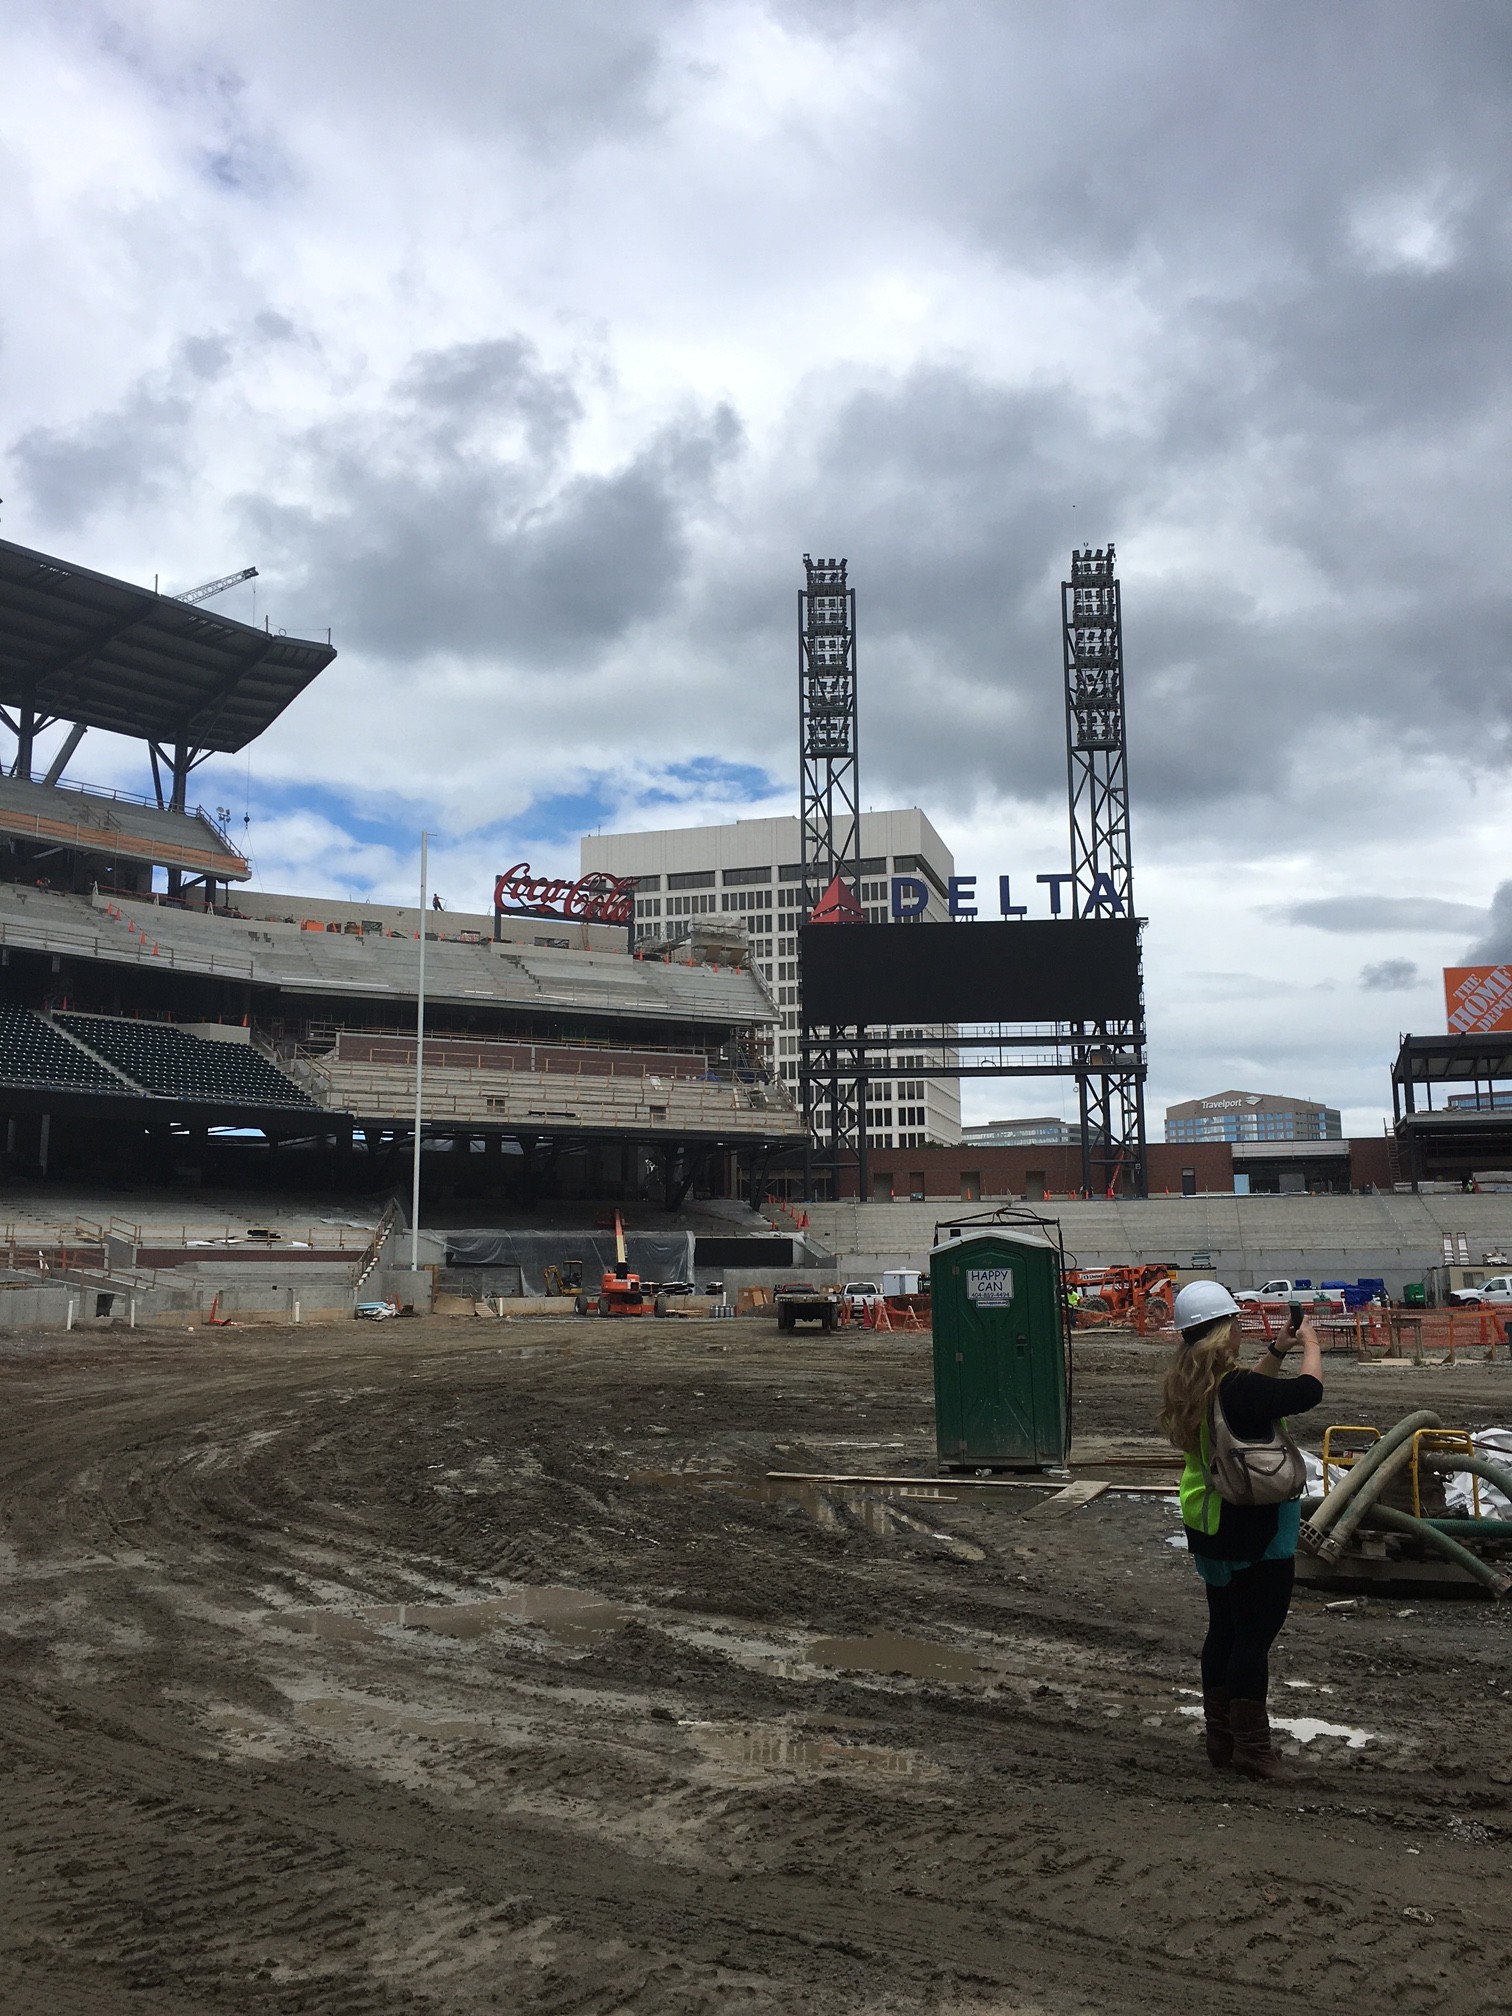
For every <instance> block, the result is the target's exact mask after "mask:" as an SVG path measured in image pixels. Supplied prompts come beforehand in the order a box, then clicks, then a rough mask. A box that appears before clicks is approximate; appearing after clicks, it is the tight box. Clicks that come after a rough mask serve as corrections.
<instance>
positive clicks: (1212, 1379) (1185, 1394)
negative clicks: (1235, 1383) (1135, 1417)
mask: <svg viewBox="0 0 1512 2016" xmlns="http://www.w3.org/2000/svg"><path fill="white" fill-rule="evenodd" d="M1238 1356H1239V1323H1238V1319H1237V1318H1236V1317H1233V1316H1220V1317H1219V1318H1218V1319H1217V1320H1216V1322H1213V1323H1209V1324H1206V1325H1204V1327H1203V1328H1201V1329H1200V1330H1192V1331H1189V1332H1188V1333H1187V1334H1186V1335H1185V1336H1183V1338H1182V1340H1181V1342H1180V1343H1179V1344H1178V1345H1177V1347H1176V1354H1175V1356H1174V1357H1173V1358H1172V1360H1171V1362H1170V1364H1169V1365H1168V1366H1167V1367H1166V1375H1165V1380H1164V1382H1163V1384H1162V1386H1161V1400H1162V1402H1163V1403H1164V1404H1163V1405H1162V1407H1161V1410H1160V1425H1161V1427H1162V1428H1163V1429H1164V1430H1165V1432H1166V1434H1167V1435H1168V1436H1169V1437H1170V1439H1171V1441H1172V1442H1173V1443H1174V1444H1175V1446H1176V1447H1177V1448H1178V1449H1180V1450H1181V1451H1183V1453H1185V1452H1187V1451H1189V1450H1193V1449H1195V1448H1196V1447H1197V1446H1198V1440H1199V1438H1200V1436H1201V1433H1202V1426H1203V1423H1204V1422H1205V1421H1206V1420H1207V1418H1208V1414H1209V1411H1210V1410H1211V1408H1212V1405H1213V1395H1214V1394H1215V1393H1216V1392H1217V1391H1218V1382H1219V1381H1220V1380H1221V1379H1222V1378H1223V1375H1224V1374H1225V1373H1226V1372H1231V1371H1232V1370H1233V1367H1234V1361H1235V1359H1237V1357H1238Z"/></svg>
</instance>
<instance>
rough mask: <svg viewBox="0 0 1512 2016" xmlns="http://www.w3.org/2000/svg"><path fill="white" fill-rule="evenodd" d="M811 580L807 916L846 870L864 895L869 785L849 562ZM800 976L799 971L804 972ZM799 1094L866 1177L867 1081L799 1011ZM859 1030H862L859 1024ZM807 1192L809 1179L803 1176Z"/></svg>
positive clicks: (804, 606) (801, 714)
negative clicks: (824, 1111) (824, 1107)
mask: <svg viewBox="0 0 1512 2016" xmlns="http://www.w3.org/2000/svg"><path fill="white" fill-rule="evenodd" d="M803 569H804V575H805V580H804V585H803V587H802V588H800V589H799V591H798V765H799V778H800V782H799V813H798V821H799V829H800V830H799V847H800V858H801V861H802V866H803V915H802V917H801V918H799V919H795V920H794V922H795V924H796V923H798V922H806V921H807V915H808V912H809V911H811V910H812V909H813V908H814V905H815V904H816V903H817V902H818V901H819V899H820V897H821V896H823V894H824V892H825V890H826V889H828V888H829V886H830V884H831V883H832V882H833V881H834V879H835V877H836V876H837V875H838V876H840V877H841V879H842V881H843V882H844V884H845V887H846V888H847V889H848V890H849V891H850V893H851V895H852V897H856V896H857V895H858V893H859V891H858V882H859V867H860V861H861V787H860V781H859V775H858V764H857V757H858V748H857V731H856V591H855V589H854V588H852V587H851V586H850V585H849V583H848V582H847V580H846V573H845V569H846V563H845V562H844V561H843V560H814V559H811V558H810V556H809V555H808V554H807V553H805V554H804V556H803ZM800 979H801V976H800ZM799 1026H800V1031H801V1033H800V1037H799V1060H798V1075H799V1098H800V1101H801V1104H802V1107H803V1117H804V1121H805V1123H806V1124H807V1125H808V1128H809V1140H810V1141H811V1142H812V1140H813V1124H812V1123H813V1113H814V1107H815V1105H816V1104H817V1095H818V1094H819V1092H820V1091H821V1089H822V1090H823V1091H824V1092H826V1093H827V1094H828V1098H829V1123H828V1128H827V1135H828V1152H827V1154H826V1155H825V1156H824V1157H822V1158H821V1159H822V1160H824V1161H827V1162H828V1163H829V1165H830V1167H831V1168H832V1169H833V1170H836V1171H837V1170H838V1167H839V1162H840V1158H841V1156H842V1154H843V1153H845V1152H846V1150H847V1148H848V1147H849V1146H850V1145H851V1144H854V1148H855V1151H856V1153H857V1155H858V1157H859V1159H860V1164H861V1172H862V1181H863V1184H864V1180H865V1168H866V1138H865V1137H866V1087H865V1081H864V1080H860V1081H858V1080H857V1079H856V1078H854V1077H851V1076H842V1075H841V1071H840V1047H839V1044H838V1042H837V1041H836V1040H835V1039H836V1038H837V1037H838V1035H839V1032H838V1031H830V1032H829V1035H830V1038H831V1040H830V1041H829V1042H827V1043H825V1044H824V1045H822V1046H820V1045H816V1044H815V1043H813V1042H812V1041H811V1040H810V1036H809V1031H808V1027H807V1025H806V1024H805V1023H804V1022H803V1021H802V1017H801V1015H800V1018H799ZM856 1033H857V1036H858V1037H859V1036H860V1035H861V1031H859V1030H858V1031H857V1032H856ZM804 1187H805V1190H806V1191H808V1190H810V1189H811V1183H810V1182H809V1181H808V1180H806V1181H805V1185H804Z"/></svg>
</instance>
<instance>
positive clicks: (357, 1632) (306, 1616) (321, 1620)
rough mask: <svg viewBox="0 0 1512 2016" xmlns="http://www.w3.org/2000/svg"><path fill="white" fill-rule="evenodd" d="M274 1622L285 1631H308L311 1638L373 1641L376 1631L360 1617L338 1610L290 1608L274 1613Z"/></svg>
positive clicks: (370, 1642) (376, 1634)
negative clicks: (289, 1609)
mask: <svg viewBox="0 0 1512 2016" xmlns="http://www.w3.org/2000/svg"><path fill="white" fill-rule="evenodd" d="M274 1622H275V1623H277V1624H279V1625H281V1626H282V1628H283V1629H284V1630H285V1631H299V1632H305V1633H308V1635H309V1636H310V1637H312V1638H334V1639H344V1640H352V1641H354V1642H359V1643H360V1642H361V1641H363V1640H366V1641H367V1643H368V1644H372V1643H374V1641H375V1640H376V1639H377V1636H378V1633H377V1632H376V1631H375V1630H373V1628H372V1626H371V1625H369V1624H365V1623H364V1622H363V1620H362V1619H361V1618H360V1617H352V1616H349V1615H348V1614H347V1613H346V1612H344V1611H340V1610H291V1611H287V1612H284V1613H282V1614H278V1615H275V1618H274Z"/></svg>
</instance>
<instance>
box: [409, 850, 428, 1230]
mask: <svg viewBox="0 0 1512 2016" xmlns="http://www.w3.org/2000/svg"><path fill="white" fill-rule="evenodd" d="M429 841H430V835H429V834H428V833H422V834H421V835H420V986H419V990H418V992H417V994H416V997H415V1174H414V1181H413V1186H412V1188H411V1192H410V1267H411V1269H412V1270H418V1269H419V1266H420V1119H421V1105H420V1097H421V1088H422V1086H423V1084H424V1081H425V894H426V891H425V871H426V866H427V849H428V846H429Z"/></svg>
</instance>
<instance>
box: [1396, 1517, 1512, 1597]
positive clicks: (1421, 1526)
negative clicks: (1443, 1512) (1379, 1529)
mask: <svg viewBox="0 0 1512 2016" xmlns="http://www.w3.org/2000/svg"><path fill="white" fill-rule="evenodd" d="M1370 1516H1371V1522H1372V1524H1374V1525H1377V1526H1384V1527H1386V1529H1387V1530H1388V1532H1391V1533H1408V1534H1410V1535H1411V1536H1412V1538H1413V1539H1414V1540H1420V1541H1421V1542H1422V1544H1423V1545H1424V1546H1425V1547H1432V1548H1434V1549H1436V1551H1437V1552H1438V1553H1440V1554H1442V1555H1443V1557H1444V1559H1445V1560H1446V1561H1452V1562H1453V1563H1454V1565H1455V1566H1456V1567H1457V1568H1463V1569H1464V1571H1465V1573H1466V1574H1467V1575H1473V1576H1474V1577H1475V1579H1476V1581H1477V1582H1479V1583H1480V1585H1481V1587H1482V1588H1483V1589H1485V1590H1486V1592H1487V1594H1488V1595H1491V1596H1505V1595H1506V1593H1507V1591H1508V1590H1509V1589H1512V1575H1508V1574H1506V1573H1505V1572H1504V1571H1503V1570H1502V1569H1500V1568H1493V1567H1492V1565H1491V1563H1490V1562H1489V1561H1483V1560H1482V1559H1481V1557H1480V1556H1479V1555H1478V1554H1472V1553H1471V1552H1470V1549H1469V1548H1468V1547H1462V1546H1461V1545H1460V1543H1459V1541H1458V1540H1456V1539H1455V1538H1454V1537H1453V1536H1452V1535H1451V1534H1448V1533H1445V1532H1442V1531H1441V1530H1440V1529H1439V1527H1437V1526H1435V1525H1433V1524H1432V1523H1431V1522H1430V1521H1429V1520H1427V1519H1414V1518H1413V1516H1412V1514H1411V1513H1410V1512H1398V1511H1397V1509H1396V1507H1395V1506H1394V1505H1372V1506H1371V1508H1370ZM1472 1523H1473V1524H1476V1525H1484V1524H1485V1523H1486V1522H1485V1521H1484V1520H1476V1521H1473V1522H1472ZM1497 1523H1498V1524H1500V1523H1501V1522H1500V1521H1498V1522H1497Z"/></svg>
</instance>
